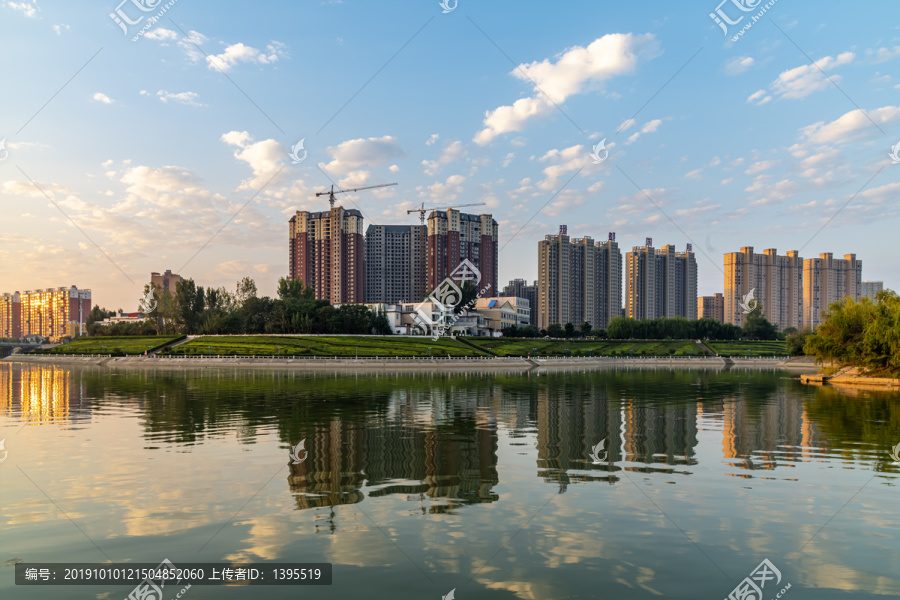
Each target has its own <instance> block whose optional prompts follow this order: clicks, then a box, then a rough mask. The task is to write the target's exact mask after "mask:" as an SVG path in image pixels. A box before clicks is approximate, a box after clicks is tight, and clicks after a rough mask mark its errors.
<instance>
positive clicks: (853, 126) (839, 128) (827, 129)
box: [801, 106, 900, 144]
mask: <svg viewBox="0 0 900 600" xmlns="http://www.w3.org/2000/svg"><path fill="white" fill-rule="evenodd" d="M869 119H871V121H870V120H869ZM873 121H874V122H875V123H877V124H879V125H885V124H887V123H894V122H897V121H900V106H882V107H881V108H876V109H875V110H873V111H870V112H869V113H868V118H867V117H866V115H864V114H863V113H862V111H861V110H851V111H850V112H847V113H844V114H843V115H841V116H840V117H838V118H837V119H835V120H834V121H831V122H830V123H825V122H824V121H819V122H818V123H813V124H812V125H809V126H807V127H804V128H803V129H802V130H801V132H802V133H803V136H804V137H805V138H806V139H807V140H808V141H810V142H812V143H814V144H840V143H846V142H850V141H855V140H859V139H862V138H864V137H867V136H871V135H874V134H875V133H878V129H877V128H875V127H874V126H873V125H872V122H873Z"/></svg>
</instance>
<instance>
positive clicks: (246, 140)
mask: <svg viewBox="0 0 900 600" xmlns="http://www.w3.org/2000/svg"><path fill="white" fill-rule="evenodd" d="M221 140H222V141H223V142H225V143H226V144H228V145H230V146H237V148H238V149H237V150H235V151H234V157H235V158H236V159H238V160H240V161H242V162H245V163H247V164H248V165H249V166H250V168H251V169H252V170H253V177H251V178H248V179H245V180H244V181H242V182H241V185H240V186H238V190H254V191H256V190H260V189H262V188H263V186H267V184H269V185H272V184H278V183H279V182H281V181H282V180H283V179H284V178H285V177H286V174H284V173H282V174H281V176H280V177H277V178H276V179H277V180H273V179H272V178H273V177H274V176H275V174H276V173H279V172H280V171H281V169H282V166H283V164H282V161H283V159H284V158H285V156H287V154H286V153H285V151H284V148H283V147H282V146H281V144H280V143H279V142H278V141H276V140H273V139H271V138H270V139H267V140H261V141H259V142H254V141H253V138H251V137H250V134H249V133H247V132H246V131H229V132H228V133H225V134H223V135H222V137H221Z"/></svg>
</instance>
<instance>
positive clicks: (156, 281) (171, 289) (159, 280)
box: [150, 269, 182, 296]
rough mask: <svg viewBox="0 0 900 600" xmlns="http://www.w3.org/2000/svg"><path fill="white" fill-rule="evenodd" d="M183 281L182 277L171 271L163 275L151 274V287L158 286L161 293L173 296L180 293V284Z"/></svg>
mask: <svg viewBox="0 0 900 600" xmlns="http://www.w3.org/2000/svg"><path fill="white" fill-rule="evenodd" d="M181 281H182V277H181V275H178V274H176V273H173V272H172V271H170V270H169V269H166V272H165V273H163V274H159V273H150V285H152V286H158V287H159V288H160V291H163V292H166V293H168V294H171V295H172V296H174V295H175V293H176V292H177V291H178V284H179V283H180V282H181Z"/></svg>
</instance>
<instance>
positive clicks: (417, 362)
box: [2, 355, 817, 371]
mask: <svg viewBox="0 0 900 600" xmlns="http://www.w3.org/2000/svg"><path fill="white" fill-rule="evenodd" d="M800 358H801V359H802V358H805V357H800ZM2 360H3V361H5V362H17V363H30V364H51V365H60V366H76V365H78V366H104V367H112V368H128V369H208V368H235V369H288V370H290V369H296V370H325V371H328V370H385V369H392V370H394V369H396V370H412V371H416V370H442V369H443V370H461V369H465V370H495V369H506V370H508V369H515V370H522V369H525V370H530V369H548V370H554V369H571V368H588V367H590V368H598V367H621V366H628V367H636V366H637V367H641V366H654V367H677V368H685V367H692V368H721V367H724V366H730V367H731V368H754V367H767V368H768V367H782V368H786V369H792V370H794V369H801V370H803V371H815V370H817V367H816V365H815V363H814V362H812V361H804V360H797V359H789V360H785V359H783V358H738V359H734V358H732V359H730V360H727V361H726V360H725V359H723V358H719V357H696V358H662V357H660V358H630V357H622V358H609V357H607V358H596V357H595V358H527V359H526V358H494V359H487V358H476V359H446V358H440V359H425V358H421V359H402V358H383V359H370V358H368V359H352V358H347V359H332V358H319V359H295V358H291V359H284V358H281V359H279V358H249V357H227V358H226V357H222V358H218V357H203V358H182V357H173V358H162V357H153V358H147V357H143V356H128V357H114V358H111V357H108V356H93V357H90V356H89V357H75V356H27V355H18V356H15V355H14V356H11V357H8V358H5V359H2Z"/></svg>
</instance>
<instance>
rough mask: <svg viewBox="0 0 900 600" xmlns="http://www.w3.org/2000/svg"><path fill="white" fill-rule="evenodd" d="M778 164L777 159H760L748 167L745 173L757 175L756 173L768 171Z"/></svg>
mask: <svg viewBox="0 0 900 600" xmlns="http://www.w3.org/2000/svg"><path fill="white" fill-rule="evenodd" d="M777 164H778V161H775V160H760V161H757V162H755V163H753V164H752V165H750V166H749V167H747V170H745V171H744V173H746V174H747V175H755V174H756V173H762V172H763V171H768V170H769V169H771V168H772V167H774V166H775V165H777Z"/></svg>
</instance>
